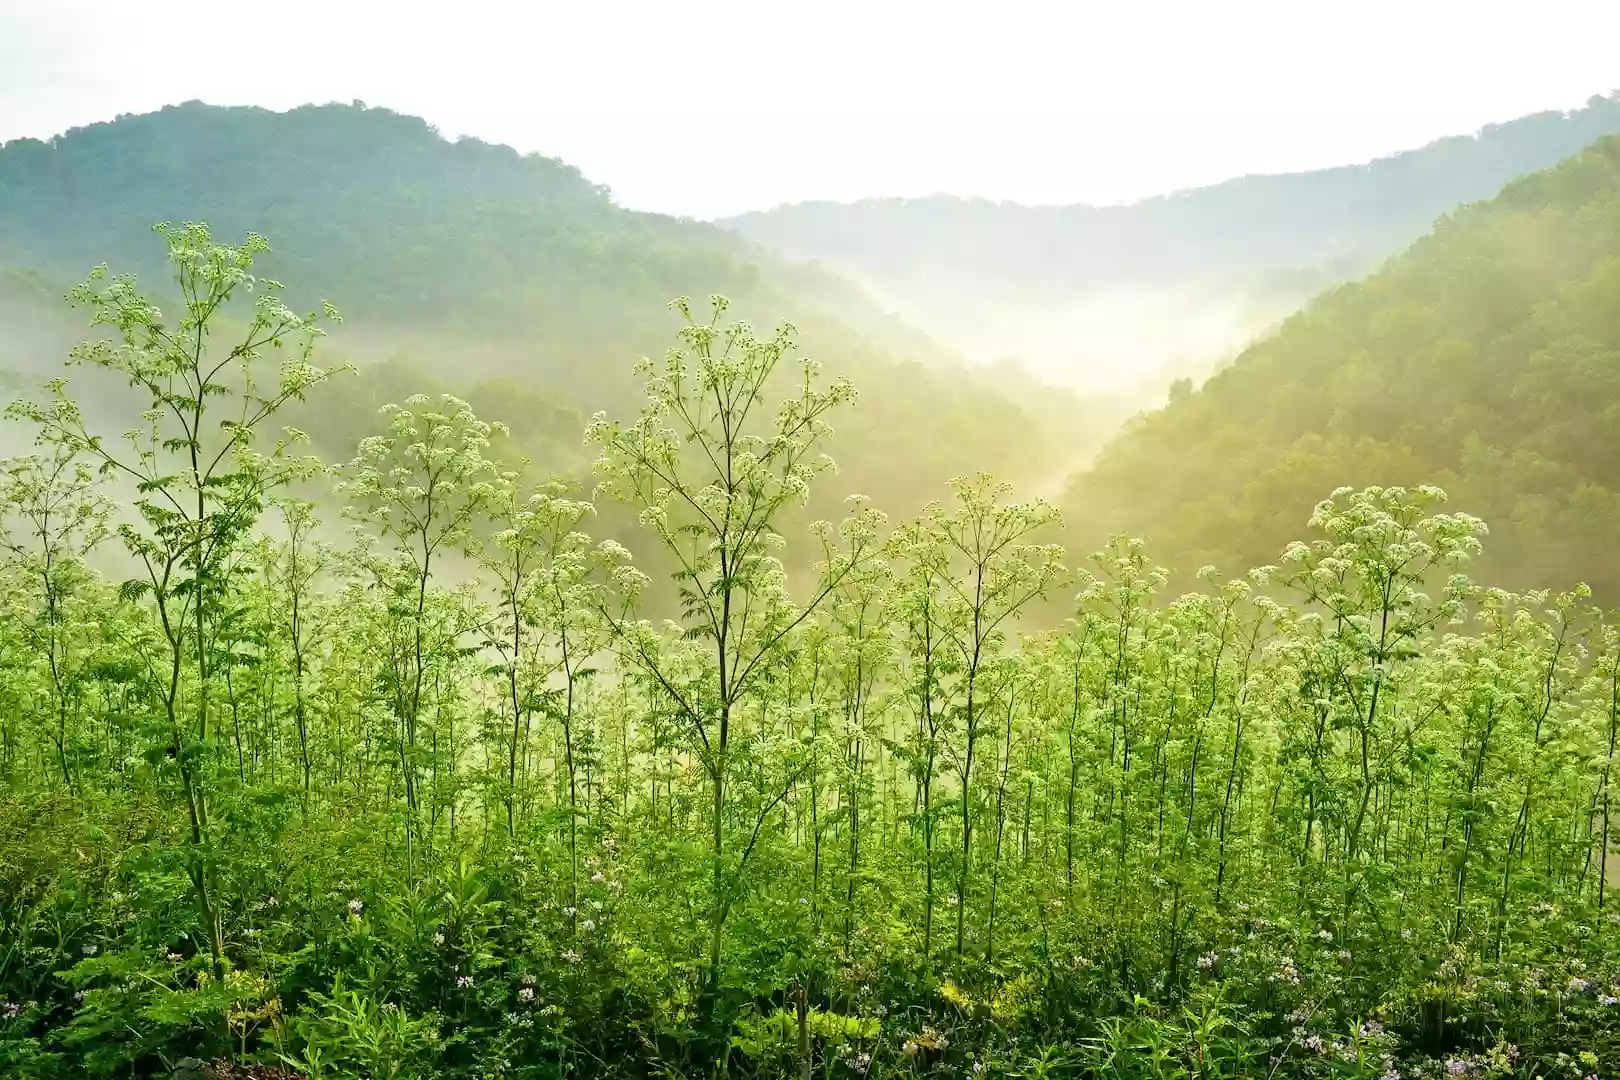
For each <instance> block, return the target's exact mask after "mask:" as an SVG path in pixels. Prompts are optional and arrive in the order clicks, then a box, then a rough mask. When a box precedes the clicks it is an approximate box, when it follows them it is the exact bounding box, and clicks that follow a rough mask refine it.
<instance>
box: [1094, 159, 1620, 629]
mask: <svg viewBox="0 0 1620 1080" xmlns="http://www.w3.org/2000/svg"><path fill="white" fill-rule="evenodd" d="M1617 436H1620V137H1610V138H1606V139H1603V140H1600V141H1598V142H1597V143H1596V144H1594V145H1593V146H1592V147H1590V148H1589V149H1587V150H1586V151H1584V152H1583V153H1581V154H1579V155H1577V156H1575V157H1573V158H1571V159H1569V160H1567V161H1565V162H1563V163H1561V164H1559V165H1557V166H1556V167H1554V168H1552V169H1549V170H1547V171H1544V172H1540V173H1536V174H1533V175H1530V176H1527V177H1524V178H1522V179H1520V180H1517V181H1515V182H1513V183H1512V184H1510V185H1508V186H1507V187H1506V188H1505V189H1504V190H1503V191H1502V193H1501V194H1500V195H1499V196H1498V197H1496V198H1495V199H1492V200H1490V201H1488V202H1483V203H1477V204H1473V205H1469V206H1466V207H1463V208H1461V209H1459V210H1458V211H1457V212H1456V213H1455V214H1451V215H1447V216H1445V217H1443V218H1442V219H1441V220H1440V221H1439V223H1438V224H1437V225H1436V227H1435V229H1434V231H1433V233H1432V234H1431V235H1429V236H1428V237H1426V238H1425V239H1423V240H1420V241H1419V242H1418V243H1416V244H1415V245H1413V246H1412V247H1411V249H1410V250H1408V251H1407V252H1406V253H1404V254H1403V255H1401V256H1399V257H1398V258H1395V259H1393V260H1391V261H1390V262H1389V263H1388V264H1387V265H1385V266H1384V267H1383V268H1382V269H1381V270H1380V271H1379V272H1378V273H1376V274H1374V275H1372V276H1371V277H1368V278H1367V279H1365V280H1363V281H1361V282H1358V283H1355V284H1350V285H1345V286H1341V287H1339V288H1337V289H1335V290H1333V291H1331V292H1329V293H1327V294H1325V295H1323V296H1321V297H1319V298H1318V299H1317V300H1315V301H1314V302H1313V303H1311V304H1310V305H1309V306H1308V307H1306V308H1305V309H1304V310H1302V311H1301V312H1299V313H1298V314H1296V315H1294V316H1293V317H1292V318H1290V319H1289V320H1288V321H1287V322H1286V323H1285V324H1284V325H1283V326H1282V327H1281V329H1280V331H1279V332H1278V333H1276V334H1275V335H1274V336H1272V337H1270V338H1269V339H1267V340H1264V341H1262V342H1259V343H1257V344H1255V345H1254V346H1252V347H1251V348H1249V349H1248V350H1246V351H1245V352H1244V353H1243V354H1242V355H1241V356H1240V357H1238V358H1237V360H1236V361H1235V363H1233V364H1232V365H1230V366H1229V367H1227V368H1226V369H1224V370H1222V371H1220V372H1218V373H1217V374H1215V375H1214V376H1213V377H1211V378H1210V379H1209V380H1208V382H1207V383H1206V384H1205V385H1204V386H1202V387H1201V388H1199V389H1197V390H1193V389H1192V388H1191V387H1190V385H1188V384H1186V383H1183V384H1180V385H1179V386H1177V387H1176V388H1175V390H1174V391H1173V392H1172V399H1171V401H1170V403H1169V405H1168V406H1167V407H1166V408H1164V409H1162V410H1160V411H1157V412H1153V413H1151V414H1148V415H1145V416H1143V417H1140V418H1139V419H1138V420H1137V421H1135V422H1134V423H1133V424H1132V425H1130V426H1129V427H1128V428H1127V430H1126V431H1125V432H1124V433H1122V434H1121V435H1120V436H1119V437H1117V438H1116V439H1115V440H1114V441H1113V442H1112V443H1111V444H1110V445H1109V447H1108V448H1107V449H1106V450H1105V451H1104V452H1103V453H1102V455H1101V456H1100V458H1099V460H1098V461H1097V463H1096V464H1095V466H1094V467H1093V468H1091V469H1090V470H1089V471H1087V472H1085V473H1083V474H1081V475H1079V476H1078V477H1077V478H1076V479H1075V480H1074V482H1073V483H1072V484H1071V486H1070V489H1069V491H1068V493H1067V495H1066V499H1065V502H1066V505H1067V509H1068V516H1069V520H1070V525H1071V530H1079V531H1080V532H1081V533H1083V534H1085V535H1086V536H1088V537H1091V538H1095V537H1101V536H1104V535H1106V534H1108V533H1111V532H1114V531H1123V532H1130V533H1136V534H1145V535H1146V536H1147V537H1148V538H1149V541H1150V543H1151V545H1152V546H1153V548H1154V550H1155V553H1156V555H1157V556H1158V557H1159V558H1161V559H1164V560H1168V563H1169V565H1175V566H1182V567H1188V566H1194V567H1195V566H1197V565H1199V564H1200V563H1204V562H1211V563H1215V564H1217V565H1220V566H1223V567H1227V568H1231V567H1242V566H1251V565H1258V564H1261V563H1265V562H1271V561H1275V560H1276V558H1277V556H1278V553H1279V551H1280V550H1281V546H1282V545H1283V544H1284V543H1285V542H1286V541H1287V540H1288V539H1289V538H1290V537H1291V536H1293V535H1294V533H1295V532H1297V531H1298V529H1299V526H1300V523H1301V522H1302V521H1304V520H1305V519H1306V518H1307V517H1308V516H1309V514H1310V510H1311V507H1312V505H1313V504H1314V503H1315V502H1316V501H1317V500H1318V499H1319V498H1321V497H1322V495H1323V493H1324V492H1326V491H1328V490H1331V489H1332V488H1334V487H1335V486H1338V485H1346V484H1348V485H1355V484H1403V485H1412V484H1420V483H1434V484H1438V485H1439V486H1441V487H1443V488H1444V489H1445V490H1446V491H1447V492H1448V493H1450V495H1451V497H1452V503H1453V505H1454V506H1455V507H1456V508H1457V509H1460V510H1465V511H1467V512H1470V513H1473V514H1475V515H1477V516H1479V517H1482V518H1484V519H1485V520H1486V521H1487V522H1488V523H1489V525H1490V527H1491V530H1492V537H1491V540H1490V543H1489V544H1488V545H1487V548H1486V550H1487V553H1488V560H1487V561H1488V563H1489V565H1488V566H1486V567H1485V568H1484V569H1483V571H1482V572H1485V573H1488V574H1490V575H1492V576H1493V577H1494V579H1496V580H1500V581H1503V582H1504V583H1506V584H1516V585H1534V586H1541V585H1545V586H1552V585H1555V584H1557V583H1559V582H1567V581H1569V580H1571V579H1584V580H1586V581H1587V582H1588V583H1590V584H1591V585H1592V586H1593V587H1594V588H1595V589H1598V590H1599V591H1600V594H1601V595H1603V596H1606V597H1610V598H1612V597H1615V596H1620V563H1617V561H1616V559H1615V551H1616V548H1617V544H1620V494H1617V493H1620V437H1617Z"/></svg>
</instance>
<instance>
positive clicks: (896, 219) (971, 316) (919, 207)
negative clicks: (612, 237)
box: [723, 94, 1620, 389]
mask: <svg viewBox="0 0 1620 1080" xmlns="http://www.w3.org/2000/svg"><path fill="white" fill-rule="evenodd" d="M1615 132H1620V94H1616V95H1611V96H1609V97H1606V98H1605V97H1594V98H1593V99H1591V101H1590V102H1589V103H1588V104H1587V106H1586V107H1585V108H1582V109H1578V110H1575V111H1573V112H1569V113H1563V112H1546V113H1538V114H1536V115H1533V116H1526V117H1523V118H1520V119H1517V120H1513V121H1511V122H1508V123H1504V124H1497V125H1492V126H1490V127H1487V128H1485V129H1484V130H1482V131H1480V132H1479V133H1477V134H1475V135H1461V136H1456V137H1452V138H1446V139H1441V140H1439V141H1437V142H1434V143H1430V144H1429V145H1427V146H1424V147H1421V148H1418V149H1415V150H1411V151H1408V152H1405V153H1400V154H1396V155H1394V156H1391V157H1387V158H1382V159H1379V160H1376V161H1372V162H1369V163H1366V164H1360V165H1346V166H1343V167H1340V168H1333V169H1323V170H1318V171H1313V172H1302V173H1294V174H1287V175H1275V176H1246V177H1241V178H1238V179H1234V180H1230V181H1227V182H1225V183H1222V184H1216V185H1213V186H1210V187H1204V188H1198V189H1195V190H1191V191H1184V192H1177V193H1175V194H1171V195H1165V196H1162V197H1158V198H1152V199H1146V200H1144V201H1141V202H1138V203H1134V204H1131V205H1127V206H1101V207H1099V206H1086V205H1073V206H1021V205H1016V204H1011V203H995V202H990V201H988V200H984V199H963V198H954V197H949V196H937V197H931V198H919V199H871V200H866V201H862V202H857V203H850V204H838V203H826V202H822V203H803V204H796V205H790V206H784V207H779V208H777V209H774V210H770V211H764V212H760V213H754V214H747V215H743V216H740V217H736V218H732V219H728V220H726V221H725V222H723V224H725V225H727V226H728V227H730V228H733V229H736V230H737V231H739V232H741V233H742V234H743V235H745V236H748V237H750V238H751V239H754V240H757V241H759V242H760V243H762V244H766V245H768V246H770V247H771V248H773V249H775V250H777V251H780V252H782V253H784V254H785V255H787V256H789V257H792V258H797V259H813V260H817V261H819V262H821V263H822V264H824V265H826V266H827V267H829V268H831V269H833V270H835V271H838V272H840V273H844V274H848V275H850V276H851V277H853V278H854V279H855V280H857V281H859V282H861V283H862V284H863V285H865V286H867V287H868V288H869V289H870V290H871V291H872V292H873V294H874V295H875V296H877V297H878V298H879V299H880V300H882V301H883V302H885V303H887V304H889V305H890V306H891V307H893V308H894V309H895V310H896V311H898V312H900V313H901V314H902V315H904V316H905V317H906V318H908V319H910V320H912V321H913V322H916V323H917V324H918V325H920V326H922V327H923V328H925V329H927V330H928V331H929V332H931V333H933V334H935V335H936V336H938V337H940V339H941V340H944V341H947V342H949V343H950V344H952V345H954V346H956V347H958V348H960V349H963V350H965V351H967V352H969V353H970V354H983V355H984V356H985V357H986V358H989V357H993V356H997V355H1003V354H1013V355H1021V356H1023V357H1024V358H1026V359H1027V360H1030V361H1031V362H1033V363H1035V364H1036V365H1037V366H1038V367H1039V369H1040V370H1041V371H1042V372H1043V373H1045V374H1049V375H1053V374H1063V373H1065V372H1067V373H1070V374H1071V375H1073V376H1074V377H1075V378H1077V379H1082V380H1091V381H1097V382H1101V381H1104V380H1106V381H1108V382H1110V383H1119V382H1121V381H1122V380H1123V381H1125V382H1128V381H1129V377H1133V376H1134V375H1136V374H1139V373H1140V374H1149V375H1151V374H1153V373H1156V371H1157V369H1158V368H1160V367H1161V366H1163V365H1172V366H1176V367H1180V368H1182V369H1183V370H1184V371H1192V370H1197V369H1199V368H1200V367H1201V366H1202V371H1207V370H1208V367H1207V366H1205V365H1207V363H1208V362H1209V361H1212V360H1214V359H1216V358H1218V357H1219V356H1220V354H1221V353H1222V352H1223V351H1224V350H1227V349H1230V350H1231V351H1233V352H1235V351H1237V349H1238V348H1241V347H1242V346H1243V345H1244V344H1246V343H1247V342H1248V340H1249V338H1250V336H1251V335H1252V334H1253V333H1254V332H1256V331H1257V330H1260V329H1262V328H1263V327H1265V326H1267V325H1268V324H1270V323H1271V322H1273V321H1274V320H1275V319H1277V318H1280V317H1281V316H1283V315H1285V314H1286V313H1287V312H1289V311H1291V310H1293V309H1294V308H1295V307H1297V306H1298V304H1299V303H1301V302H1303V301H1304V300H1306V299H1308V298H1309V297H1310V296H1311V295H1312V294H1314V293H1315V292H1318V291H1320V290H1321V289H1322V288H1325V287H1328V286H1331V285H1334V284H1337V283H1339V282H1342V281H1345V280H1348V279H1349V278H1351V277H1353V276H1356V275H1358V274H1361V273H1365V272H1367V271H1369V270H1371V269H1373V268H1374V267H1375V266H1376V265H1377V263H1378V262H1379V261H1381V260H1382V259H1383V258H1385V257H1387V256H1389V255H1391V254H1393V253H1395V252H1397V251H1399V250H1400V249H1401V248H1403V247H1405V246H1406V245H1407V244H1409V243H1411V242H1412V241H1413V240H1415V239H1417V238H1418V237H1419V236H1421V235H1423V233H1424V232H1426V231H1427V230H1428V228H1429V227H1430V226H1431V225H1432V224H1433V222H1434V220H1435V218H1436V217H1437V216H1438V215H1440V214H1442V213H1445V212H1446V211H1448V210H1450V209H1452V208H1453V207H1455V206H1457V205H1458V204H1460V203H1465V202H1470V201H1474V200H1478V199H1483V198H1488V197H1490V196H1492V195H1494V194H1495V193H1496V192H1497V191H1498V190H1499V189H1500V188H1501V186H1502V185H1503V184H1505V183H1506V182H1508V181H1509V180H1512V179H1513V178H1515V177H1517V176H1521V175H1523V174H1525V173H1529V172H1534V171H1536V170H1538V169H1543V168H1547V167H1548V166H1551V165H1553V164H1555V163H1556V162H1558V161H1561V160H1562V159H1564V158H1566V157H1568V156H1569V155H1571V154H1574V153H1576V152H1578V151H1579V150H1581V149H1582V148H1583V147H1585V146H1588V145H1590V144H1591V143H1592V142H1593V141H1594V140H1596V139H1598V138H1600V137H1602V136H1604V135H1608V134H1613V133H1615ZM1202 371H1200V373H1202ZM1164 381H1165V382H1168V381H1169V380H1168V378H1166V379H1165V380H1164ZM1161 389H1162V386H1161Z"/></svg>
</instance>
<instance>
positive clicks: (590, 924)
mask: <svg viewBox="0 0 1620 1080" xmlns="http://www.w3.org/2000/svg"><path fill="white" fill-rule="evenodd" d="M579 928H580V929H581V930H583V931H585V932H586V933H587V934H588V933H590V932H591V931H592V930H595V929H596V920H595V919H586V920H585V921H584V922H582V923H580V924H579Z"/></svg>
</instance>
